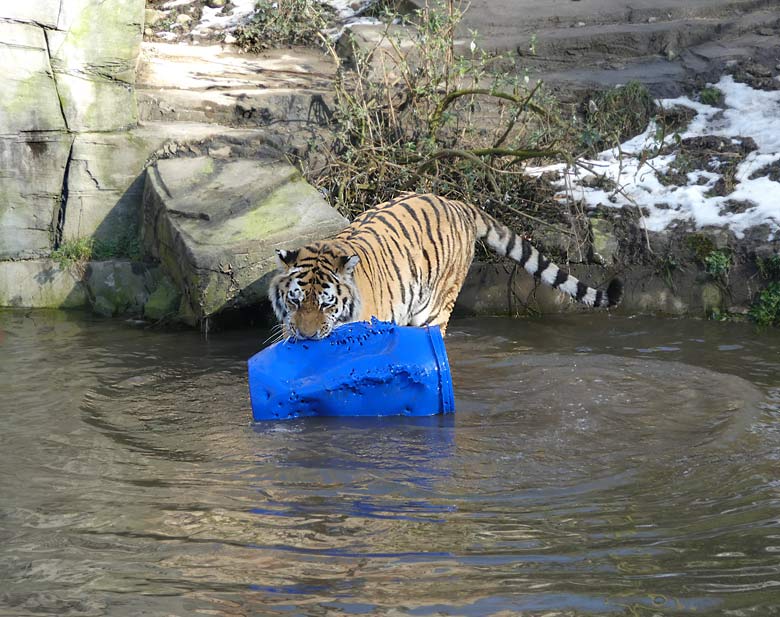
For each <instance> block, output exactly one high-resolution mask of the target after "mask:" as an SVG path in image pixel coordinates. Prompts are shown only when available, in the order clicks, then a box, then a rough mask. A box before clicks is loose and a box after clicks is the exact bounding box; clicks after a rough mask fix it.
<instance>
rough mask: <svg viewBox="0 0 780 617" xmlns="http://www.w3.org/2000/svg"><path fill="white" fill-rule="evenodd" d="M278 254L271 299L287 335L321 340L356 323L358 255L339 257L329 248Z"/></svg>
mask: <svg viewBox="0 0 780 617" xmlns="http://www.w3.org/2000/svg"><path fill="white" fill-rule="evenodd" d="M276 255H277V260H278V262H279V273H278V274H277V275H276V276H275V277H274V279H273V280H272V281H271V285H270V288H269V291H268V296H269V299H270V300H271V304H272V306H273V309H274V313H275V314H276V317H277V319H278V320H279V323H280V324H282V327H283V329H284V334H285V336H287V337H293V338H295V339H321V338H325V337H326V336H328V335H329V334H330V333H331V332H332V330H333V328H335V327H336V326H338V325H340V324H342V323H348V322H350V321H354V318H355V317H356V316H357V315H358V314H359V312H360V310H359V309H360V307H359V298H358V294H357V289H356V287H355V283H354V279H353V272H354V270H355V266H356V265H357V264H358V262H359V261H360V258H359V257H358V256H357V255H343V254H338V253H337V252H336V251H333V250H331V249H329V248H328V246H327V245H313V246H311V247H304V248H302V249H298V250H295V251H283V250H279V251H276Z"/></svg>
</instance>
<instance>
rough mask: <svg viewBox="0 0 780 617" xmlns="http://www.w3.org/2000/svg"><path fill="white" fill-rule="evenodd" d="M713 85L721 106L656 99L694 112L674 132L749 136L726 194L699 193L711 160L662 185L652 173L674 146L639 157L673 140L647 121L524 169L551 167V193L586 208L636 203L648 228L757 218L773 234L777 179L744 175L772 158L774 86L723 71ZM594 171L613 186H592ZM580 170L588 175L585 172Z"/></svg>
mask: <svg viewBox="0 0 780 617" xmlns="http://www.w3.org/2000/svg"><path fill="white" fill-rule="evenodd" d="M714 86H715V87H717V88H718V89H719V90H720V91H721V92H723V94H724V104H725V109H720V108H717V107H711V106H709V105H704V104H702V103H697V102H694V101H691V100H690V99H688V98H686V97H680V98H676V99H665V100H662V101H659V103H660V104H661V105H662V106H663V107H665V108H671V107H674V106H684V107H689V108H691V109H693V110H694V111H695V112H696V116H695V117H694V118H693V120H692V121H691V122H690V124H689V125H688V127H687V129H686V130H685V132H684V133H682V134H680V136H679V137H680V138H682V139H688V138H693V137H703V136H706V135H712V136H716V137H723V138H728V139H731V140H732V141H733V142H734V143H739V141H740V140H741V138H745V137H752V138H753V139H754V140H755V143H756V145H757V146H758V149H757V150H755V151H753V152H751V153H750V154H748V155H747V156H746V158H745V160H744V161H742V162H741V163H740V164H739V166H738V167H737V170H736V175H735V179H734V180H735V186H734V189H733V191H732V192H731V193H730V194H728V195H725V196H708V195H707V193H708V192H709V191H710V190H711V189H712V188H713V187H714V186H715V183H716V182H717V181H718V179H719V178H720V176H719V174H718V173H716V172H717V165H710V168H709V169H708V170H696V171H693V172H690V173H688V174H687V176H688V184H687V185H684V186H667V185H664V184H663V183H662V182H661V181H660V180H659V174H662V173H664V172H665V171H667V170H668V169H669V166H670V165H671V164H672V163H673V162H674V160H675V159H676V157H677V154H667V155H658V154H656V155H655V156H652V157H651V158H645V157H647V156H649V155H651V154H652V153H653V152H656V153H657V152H658V151H659V150H660V146H662V145H672V144H674V139H675V137H674V136H673V135H672V136H667V137H666V138H665V139H664V140H663V143H662V142H659V140H658V139H657V128H658V127H657V125H656V124H655V123H654V122H651V123H650V126H648V128H647V130H646V131H645V132H644V133H642V134H641V135H638V136H637V137H634V138H633V139H631V140H629V141H627V142H625V143H624V144H622V145H621V146H620V148H615V149H613V150H607V151H605V152H602V153H600V154H599V155H598V156H597V158H596V159H595V160H586V161H582V162H581V165H578V166H575V167H569V166H567V165H565V164H561V165H553V166H549V167H543V168H542V167H537V168H529V169H528V170H527V171H528V173H530V174H531V175H540V174H542V173H545V172H551V171H554V172H557V173H559V174H560V177H561V180H560V181H559V182H558V186H560V187H561V188H562V189H566V190H565V193H564V192H562V193H560V194H559V198H560V199H561V200H565V199H567V198H569V197H570V196H573V197H574V198H575V199H581V200H582V201H583V202H584V203H585V204H586V206H588V207H591V208H594V207H596V206H599V205H602V206H608V207H614V208H624V207H639V208H641V209H642V211H644V213H645V215H644V217H643V224H644V226H645V228H646V229H648V230H649V231H663V230H664V229H666V228H668V227H669V226H670V225H671V224H673V223H676V222H683V221H690V222H691V223H693V224H694V225H695V226H696V227H697V228H701V227H705V226H710V225H714V226H719V227H728V228H730V229H731V230H732V231H733V232H734V234H735V235H736V236H737V237H739V238H741V237H743V236H744V234H745V231H746V230H747V229H749V228H751V227H755V226H757V225H764V224H765V225H768V226H769V229H770V238H769V239H770V240H771V239H772V238H773V237H775V238H776V237H778V236H780V182H775V181H773V180H770V179H769V178H767V177H765V176H761V177H756V178H752V179H751V175H752V174H754V173H755V172H756V171H758V170H760V169H762V168H764V167H766V166H767V165H769V164H772V163H775V162H777V161H780V91H771V92H767V91H763V90H755V89H753V88H751V87H750V86H748V85H746V84H741V83H737V82H735V81H734V79H733V78H732V77H731V76H730V75H727V76H724V77H722V78H721V80H720V81H719V82H718V83H717V84H714ZM648 153H649V154H648ZM713 170H714V171H713ZM597 176H603V177H604V178H606V179H607V180H610V181H612V183H614V184H615V185H616V186H617V189H604V188H597V187H595V186H593V182H592V180H593V178H594V177H597ZM588 177H590V181H588V180H586V178H588ZM609 184H611V183H609ZM726 202H746V207H744V208H738V210H743V211H741V212H733V211H729V208H727V207H726V205H727V203H726ZM732 210H733V208H732Z"/></svg>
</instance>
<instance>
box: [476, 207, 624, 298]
mask: <svg viewBox="0 0 780 617" xmlns="http://www.w3.org/2000/svg"><path fill="white" fill-rule="evenodd" d="M475 210H476V208H475ZM476 219H477V221H476V222H477V237H478V238H479V239H480V240H484V241H485V243H486V244H487V245H488V246H489V247H490V248H491V249H492V250H493V251H495V252H496V253H497V254H499V255H501V256H502V257H509V258H511V259H513V260H514V261H516V262H517V263H519V264H520V265H521V266H523V268H525V269H526V271H527V272H528V273H529V274H532V275H533V276H534V277H535V278H537V279H541V280H542V281H543V282H545V283H547V284H548V285H550V286H551V287H553V288H554V289H560V290H561V291H563V292H565V293H567V294H569V295H570V296H571V297H572V298H574V299H575V300H577V301H578V302H582V303H583V304H585V305H587V306H594V307H604V308H609V307H612V306H617V305H618V304H619V303H620V299H621V297H622V295H623V283H621V282H620V280H618V279H612V281H610V283H609V286H608V287H607V290H606V291H602V290H600V289H594V288H593V287H588V286H587V285H586V284H585V283H582V282H581V281H579V280H577V279H576V278H575V277H573V276H572V275H571V274H569V273H568V272H566V271H565V270H562V269H561V268H559V267H558V266H556V265H555V264H554V263H553V262H551V261H550V260H549V259H547V258H546V257H545V256H544V255H542V254H541V253H540V252H539V251H538V250H536V248H534V246H533V245H532V244H531V243H530V242H528V240H526V239H525V238H521V237H520V236H518V235H517V234H516V233H515V232H514V231H512V230H511V229H509V228H508V227H506V226H505V225H502V224H501V223H499V222H498V221H497V220H495V219H494V218H493V217H491V216H489V215H487V214H485V213H484V212H482V211H481V210H477V217H476Z"/></svg>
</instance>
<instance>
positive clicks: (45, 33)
mask: <svg viewBox="0 0 780 617" xmlns="http://www.w3.org/2000/svg"><path fill="white" fill-rule="evenodd" d="M60 8H61V7H60ZM43 40H44V41H46V58H47V59H48V61H49V70H50V71H51V78H52V81H53V82H54V91H55V92H56V93H57V104H58V105H59V107H60V113H61V114H62V122H63V124H64V125H65V130H66V131H68V132H70V127H69V126H68V117H67V115H66V114H65V106H64V105H63V104H62V96H60V85H59V84H58V83H57V73H55V72H54V67H53V66H52V64H51V44H50V43H49V33H48V31H47V30H46V28H43Z"/></svg>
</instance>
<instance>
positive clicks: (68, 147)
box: [0, 0, 145, 260]
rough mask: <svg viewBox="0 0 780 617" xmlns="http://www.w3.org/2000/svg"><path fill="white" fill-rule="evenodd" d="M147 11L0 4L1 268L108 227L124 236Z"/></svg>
mask: <svg viewBox="0 0 780 617" xmlns="http://www.w3.org/2000/svg"><path fill="white" fill-rule="evenodd" d="M144 5H145V3H144V0H107V1H104V2H95V1H94V0H37V1H35V2H3V3H2V4H0V80H2V83H3V88H2V89H0V260H20V259H24V260H28V259H35V258H41V257H46V256H48V255H49V254H50V253H51V251H52V250H53V249H54V248H56V247H57V246H58V245H59V244H60V243H61V242H63V241H64V240H66V239H72V238H77V237H83V236H91V235H93V234H96V233H97V234H98V235H99V234H100V233H103V234H105V235H109V234H111V233H112V231H111V229H110V228H111V221H112V219H115V220H116V221H117V222H118V224H119V225H121V226H122V228H123V229H126V227H127V225H128V220H127V218H128V217H127V216H124V215H123V212H122V211H123V210H126V211H129V212H132V211H135V212H137V211H138V208H137V206H136V207H134V208H129V209H128V208H126V207H124V205H123V199H125V201H126V193H127V192H128V190H130V191H131V193H132V190H133V189H132V186H133V183H134V182H135V181H136V180H137V176H138V172H139V171H140V169H141V168H142V165H143V160H141V161H140V166H139V165H138V164H137V162H135V161H134V162H133V163H134V164H131V165H128V164H127V161H125V160H124V159H125V158H127V156H131V157H132V154H128V152H131V151H132V149H127V148H125V147H124V146H125V145H126V144H127V142H128V141H131V140H132V137H131V136H130V135H129V134H128V133H127V130H128V129H130V128H133V127H135V126H136V123H137V117H138V113H137V105H136V101H135V93H134V84H135V74H136V65H137V62H138V57H139V53H140V46H141V37H142V31H143V15H144ZM120 146H121V147H120ZM129 169H131V170H134V172H133V171H129V172H128V170H129ZM117 209H118V210H119V211H120V212H119V213H117V212H116V210H117ZM124 214H127V212H125V213H124Z"/></svg>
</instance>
